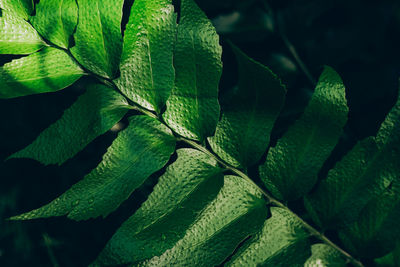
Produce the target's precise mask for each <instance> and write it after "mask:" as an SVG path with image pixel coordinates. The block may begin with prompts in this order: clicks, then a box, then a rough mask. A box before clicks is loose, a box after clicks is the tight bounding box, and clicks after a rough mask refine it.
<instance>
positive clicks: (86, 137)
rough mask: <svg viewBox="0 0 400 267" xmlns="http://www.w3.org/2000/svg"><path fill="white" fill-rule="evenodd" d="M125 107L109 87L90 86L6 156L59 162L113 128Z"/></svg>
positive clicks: (121, 98)
mask: <svg viewBox="0 0 400 267" xmlns="http://www.w3.org/2000/svg"><path fill="white" fill-rule="evenodd" d="M128 109H129V105H128V103H127V102H126V100H125V98H124V97H123V96H122V95H120V94H119V93H117V92H116V91H114V90H113V89H112V88H109V87H106V86H104V85H100V84H93V85H90V86H89V88H88V90H87V91H86V93H84V94H83V95H82V96H81V97H80V98H79V99H78V100H77V101H76V102H75V103H74V104H73V105H72V106H71V107H70V108H69V109H67V110H66V111H65V112H64V114H63V116H62V117H61V118H60V119H59V120H58V121H57V122H55V123H54V124H53V125H51V126H50V127H49V128H47V129H46V130H44V131H43V132H42V133H41V134H40V135H39V137H38V138H37V139H36V140H35V141H34V142H33V143H32V144H30V145H29V146H27V147H26V148H24V149H23V150H21V151H19V152H17V153H15V154H14V155H12V156H11V157H10V158H32V159H35V160H37V161H39V162H41V163H43V164H45V165H48V164H59V165H61V164H62V163H64V162H65V161H66V160H68V159H69V158H72V157H73V156H74V155H75V154H76V153H78V152H79V151H81V150H82V149H83V148H84V147H85V146H86V145H88V144H89V143H90V142H91V141H93V140H94V139H95V138H96V137H98V136H99V135H101V134H103V133H105V132H106V131H108V130H109V129H110V128H111V127H113V126H114V125H115V124H116V123H117V122H118V121H120V120H121V119H122V117H123V116H124V115H125V114H126V112H127V111H128Z"/></svg>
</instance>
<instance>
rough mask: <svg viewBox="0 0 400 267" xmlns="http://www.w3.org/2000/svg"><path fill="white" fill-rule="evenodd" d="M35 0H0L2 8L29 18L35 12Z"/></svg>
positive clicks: (26, 18) (23, 17)
mask: <svg viewBox="0 0 400 267" xmlns="http://www.w3.org/2000/svg"><path fill="white" fill-rule="evenodd" d="M33 7H34V5H33V0H0V8H1V9H4V10H7V11H10V12H12V13H14V14H15V15H17V16H19V17H21V18H22V19H25V20H28V18H29V15H31V14H32V13H33Z"/></svg>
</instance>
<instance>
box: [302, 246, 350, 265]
mask: <svg viewBox="0 0 400 267" xmlns="http://www.w3.org/2000/svg"><path fill="white" fill-rule="evenodd" d="M311 252H312V255H311V257H310V258H308V260H307V261H306V262H305V263H304V267H317V266H318V267H345V266H346V260H345V259H344V258H343V256H342V254H340V252H339V251H337V250H336V249H334V248H332V247H331V246H328V245H325V244H321V243H320V244H315V245H313V246H312V247H311Z"/></svg>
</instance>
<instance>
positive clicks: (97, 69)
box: [71, 0, 124, 78]
mask: <svg viewBox="0 0 400 267" xmlns="http://www.w3.org/2000/svg"><path fill="white" fill-rule="evenodd" d="M123 3H124V1H123V0H108V1H102V0H78V6H79V12H78V14H79V22H78V26H77V27H76V32H75V34H74V38H75V46H74V47H72V48H71V52H72V54H73V55H74V57H75V58H76V59H77V60H78V61H79V63H80V64H82V65H83V66H84V67H85V68H87V69H88V70H90V71H92V72H94V73H96V74H98V75H100V76H103V77H107V78H115V76H116V74H117V72H118V65H119V61H120V57H121V50H122V33H121V20H122V7H123Z"/></svg>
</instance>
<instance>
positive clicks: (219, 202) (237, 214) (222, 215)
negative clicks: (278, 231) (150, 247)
mask: <svg viewBox="0 0 400 267" xmlns="http://www.w3.org/2000/svg"><path fill="white" fill-rule="evenodd" d="M267 214H268V209H267V206H266V203H265V201H264V199H263V198H262V195H261V193H260V191H259V190H258V189H257V188H255V187H254V186H253V185H252V184H250V183H248V182H247V181H245V180H244V179H242V178H239V177H236V176H227V177H225V183H224V186H223V187H222V189H221V191H220V192H219V194H218V196H217V197H216V198H215V199H214V200H213V201H212V202H211V203H210V204H209V205H208V206H207V207H206V208H205V210H204V211H203V212H202V213H200V214H199V217H198V218H197V219H196V221H195V222H194V223H193V224H192V225H191V226H190V227H189V228H188V229H187V230H186V232H185V236H184V237H183V238H182V239H181V240H179V241H178V242H177V243H176V244H175V245H174V247H172V248H171V249H169V250H167V251H166V252H165V253H164V254H162V255H161V256H159V257H154V258H152V259H151V260H149V261H146V262H143V263H142V264H140V265H139V266H198V265H199V264H201V266H215V265H218V264H220V263H222V262H223V261H224V260H225V259H226V258H227V257H228V256H229V255H230V254H231V253H232V252H233V251H234V249H235V247H236V246H237V245H238V244H239V243H240V242H241V241H243V240H244V239H245V238H246V237H248V236H249V235H251V234H252V233H254V232H255V231H257V229H258V228H259V227H260V226H261V225H262V223H263V222H264V220H265V218H266V217H267Z"/></svg>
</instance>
